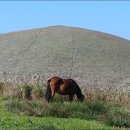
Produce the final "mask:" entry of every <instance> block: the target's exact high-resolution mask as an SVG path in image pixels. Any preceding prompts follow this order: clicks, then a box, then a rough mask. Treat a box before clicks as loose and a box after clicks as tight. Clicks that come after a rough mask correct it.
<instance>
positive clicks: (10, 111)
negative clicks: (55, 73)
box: [0, 83, 130, 130]
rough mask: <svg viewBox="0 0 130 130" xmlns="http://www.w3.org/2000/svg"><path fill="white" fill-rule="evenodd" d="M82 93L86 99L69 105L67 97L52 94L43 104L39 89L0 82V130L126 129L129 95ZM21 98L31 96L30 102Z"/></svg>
mask: <svg viewBox="0 0 130 130" xmlns="http://www.w3.org/2000/svg"><path fill="white" fill-rule="evenodd" d="M28 89H30V90H31V91H32V92H31V91H30V92H29V91H28ZM83 91H84V94H85V96H86V97H87V99H86V100H84V101H83V102H78V101H77V100H76V98H74V101H73V102H68V99H67V97H65V96H58V95H55V97H54V100H53V101H51V102H50V103H47V102H45V101H44V95H45V91H44V89H43V88H42V86H39V85H34V86H33V85H27V84H25V85H23V86H22V85H21V86H19V85H17V84H9V83H7V84H4V83H0V128H1V129H2V130H3V129H12V130H15V129H16V130H18V129H20V130H21V129H22V130H23V129H27V130H58V129H59V130H60V129H65V130H71V129H72V130H73V129H75V130H80V129H81V130H82V129H85V130H87V129H88V130H123V129H125V130H126V129H130V106H129V101H130V100H127V102H126V99H129V93H120V95H119V93H118V94H117V95H116V93H111V91H110V92H107V93H105V92H104V93H103V92H100V91H99V90H98V91H97V89H96V90H88V89H83ZM25 95H29V96H31V100H30V98H28V99H27V98H25ZM115 97H116V98H115ZM126 97H127V98H126ZM110 99H111V100H110ZM124 99H125V100H124ZM123 101H124V102H123Z"/></svg>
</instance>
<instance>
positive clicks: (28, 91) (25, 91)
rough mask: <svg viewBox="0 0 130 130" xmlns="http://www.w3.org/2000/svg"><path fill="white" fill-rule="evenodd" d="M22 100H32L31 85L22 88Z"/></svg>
mask: <svg viewBox="0 0 130 130" xmlns="http://www.w3.org/2000/svg"><path fill="white" fill-rule="evenodd" d="M23 98H24V99H28V100H31V99H32V85H27V84H26V85H24V86H23Z"/></svg>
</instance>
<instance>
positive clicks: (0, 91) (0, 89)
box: [0, 82, 4, 94]
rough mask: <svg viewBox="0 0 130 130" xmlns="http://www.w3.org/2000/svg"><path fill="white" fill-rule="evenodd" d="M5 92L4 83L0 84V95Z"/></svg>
mask: <svg viewBox="0 0 130 130" xmlns="http://www.w3.org/2000/svg"><path fill="white" fill-rule="evenodd" d="M3 91H4V83H2V82H1V83H0V94H3Z"/></svg>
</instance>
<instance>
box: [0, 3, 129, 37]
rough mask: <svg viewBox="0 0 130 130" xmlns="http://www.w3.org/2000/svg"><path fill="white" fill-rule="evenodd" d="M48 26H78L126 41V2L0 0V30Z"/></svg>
mask: <svg viewBox="0 0 130 130" xmlns="http://www.w3.org/2000/svg"><path fill="white" fill-rule="evenodd" d="M52 25H65V26H73V27H81V28H86V29H91V30H96V31H101V32H106V33H110V34H113V35H117V36H120V37H123V38H126V39H129V40H130V2H129V1H124V2H123V1H92V2H91V1H86V2H85V1H62V2H60V1H49V2H47V1H38V2H36V1H28V2H27V1H19V2H18V1H17V2H16V1H6V2H4V1H1V2H0V33H6V32H13V31H18V30H27V29H33V28H41V27H46V26H52Z"/></svg>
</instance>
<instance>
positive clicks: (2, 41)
mask: <svg viewBox="0 0 130 130" xmlns="http://www.w3.org/2000/svg"><path fill="white" fill-rule="evenodd" d="M54 75H57V76H61V77H69V76H70V77H72V78H74V79H75V80H76V81H77V82H78V83H79V84H80V85H81V86H88V85H92V86H93V85H95V84H98V85H100V86H125V87H128V86H129V84H130V41H129V40H125V39H123V38H120V37H116V36H113V35H109V34H106V33H101V32H96V31H91V30H87V29H81V28H73V27H65V26H52V27H47V28H41V29H34V30H28V31H20V32H13V33H7V34H3V35H0V79H1V80H3V81H7V80H9V81H11V82H23V81H30V80H39V81H42V80H43V81H46V80H47V79H48V78H49V77H51V76H54Z"/></svg>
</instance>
